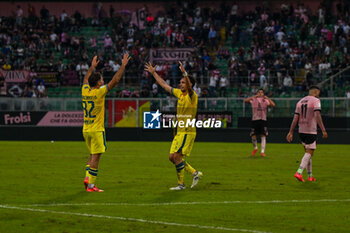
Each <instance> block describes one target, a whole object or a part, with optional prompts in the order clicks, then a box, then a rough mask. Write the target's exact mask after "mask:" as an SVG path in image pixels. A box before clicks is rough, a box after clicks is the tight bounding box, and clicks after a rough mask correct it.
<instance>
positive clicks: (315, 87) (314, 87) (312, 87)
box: [309, 85, 321, 91]
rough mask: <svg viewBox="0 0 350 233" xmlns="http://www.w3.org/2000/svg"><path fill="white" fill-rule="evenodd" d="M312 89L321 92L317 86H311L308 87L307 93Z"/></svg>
mask: <svg viewBox="0 0 350 233" xmlns="http://www.w3.org/2000/svg"><path fill="white" fill-rule="evenodd" d="M314 89H317V90H319V91H321V90H320V88H319V87H318V86H315V85H313V86H311V87H309V91H311V90H314Z"/></svg>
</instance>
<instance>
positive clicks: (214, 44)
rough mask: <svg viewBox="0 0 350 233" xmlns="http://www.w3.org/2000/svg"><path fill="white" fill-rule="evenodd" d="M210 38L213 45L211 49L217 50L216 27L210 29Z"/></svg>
mask: <svg viewBox="0 0 350 233" xmlns="http://www.w3.org/2000/svg"><path fill="white" fill-rule="evenodd" d="M208 38H209V41H210V44H211V49H214V48H216V31H215V28H214V26H211V27H210V30H209V34H208Z"/></svg>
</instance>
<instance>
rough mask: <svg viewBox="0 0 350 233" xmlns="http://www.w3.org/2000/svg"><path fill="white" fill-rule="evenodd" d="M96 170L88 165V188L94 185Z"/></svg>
mask: <svg viewBox="0 0 350 233" xmlns="http://www.w3.org/2000/svg"><path fill="white" fill-rule="evenodd" d="M97 172H98V170H97V169H96V168H92V167H90V170H89V185H88V187H89V188H93V187H94V186H95V183H96V178H97Z"/></svg>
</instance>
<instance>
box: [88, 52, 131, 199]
mask: <svg viewBox="0 0 350 233" xmlns="http://www.w3.org/2000/svg"><path fill="white" fill-rule="evenodd" d="M129 60H130V57H129V55H128V54H124V56H123V60H122V65H121V67H120V69H119V70H118V71H117V72H116V74H115V75H114V76H113V78H112V80H111V81H110V82H109V83H108V84H107V85H104V81H103V77H102V75H101V73H99V72H94V69H95V68H96V67H97V65H98V63H99V60H98V59H97V56H95V57H94V58H93V60H92V63H91V66H90V68H89V70H88V72H87V73H86V75H85V77H84V81H83V87H82V91H81V92H82V106H83V110H84V126H83V136H84V139H85V142H86V145H87V148H88V149H89V152H90V157H89V159H88V161H87V165H86V175H85V179H84V185H85V188H86V191H88V192H103V190H102V189H99V188H97V186H96V177H97V173H98V170H97V169H98V163H99V161H100V157H101V154H102V153H104V152H105V151H106V149H107V145H106V135H105V127H104V125H105V124H104V121H105V96H106V95H107V92H108V91H110V90H111V89H112V88H113V87H115V85H117V83H118V82H119V81H120V79H121V78H122V76H123V73H124V70H125V67H126V65H127V64H128V62H129Z"/></svg>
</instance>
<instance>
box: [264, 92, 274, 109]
mask: <svg viewBox="0 0 350 233" xmlns="http://www.w3.org/2000/svg"><path fill="white" fill-rule="evenodd" d="M264 98H265V99H267V101H269V103H270V107H273V108H274V107H275V106H276V104H275V102H273V100H272V99H270V98H269V97H267V96H266V95H264Z"/></svg>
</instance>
